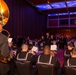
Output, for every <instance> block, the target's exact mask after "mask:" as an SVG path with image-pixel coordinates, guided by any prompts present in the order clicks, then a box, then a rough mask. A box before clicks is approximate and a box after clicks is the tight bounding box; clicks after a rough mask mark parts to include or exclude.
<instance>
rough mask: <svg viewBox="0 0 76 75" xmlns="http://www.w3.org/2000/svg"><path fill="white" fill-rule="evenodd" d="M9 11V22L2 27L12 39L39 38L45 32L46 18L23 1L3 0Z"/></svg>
mask: <svg viewBox="0 0 76 75" xmlns="http://www.w3.org/2000/svg"><path fill="white" fill-rule="evenodd" d="M5 2H6V3H7V5H8V7H9V10H10V17H9V21H8V23H7V24H6V26H5V27H4V28H5V29H7V30H8V31H9V32H10V33H11V36H12V37H16V36H26V37H27V36H29V37H30V38H31V39H34V38H39V37H40V36H41V35H43V34H44V33H45V31H46V27H47V17H46V16H45V15H43V14H41V13H39V12H38V11H37V10H36V9H35V8H34V7H32V6H31V5H30V4H29V3H28V2H26V1H25V0H5Z"/></svg>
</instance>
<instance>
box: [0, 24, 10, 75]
mask: <svg viewBox="0 0 76 75" xmlns="http://www.w3.org/2000/svg"><path fill="white" fill-rule="evenodd" d="M1 32H2V24H1V23H0V75H8V72H9V64H8V62H7V63H6V62H3V61H2V60H4V59H6V58H8V56H9V55H10V50H9V48H8V40H7V37H6V36H5V35H3V34H2V33H1Z"/></svg>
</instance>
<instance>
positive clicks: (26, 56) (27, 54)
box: [17, 44, 35, 61]
mask: <svg viewBox="0 0 76 75" xmlns="http://www.w3.org/2000/svg"><path fill="white" fill-rule="evenodd" d="M28 49H29V47H28V45H27V44H23V45H22V50H21V52H20V53H18V55H17V60H19V61H31V60H32V57H33V56H34V55H35V53H34V52H33V51H32V50H30V51H29V50H28Z"/></svg>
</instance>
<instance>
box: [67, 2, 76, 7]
mask: <svg viewBox="0 0 76 75" xmlns="http://www.w3.org/2000/svg"><path fill="white" fill-rule="evenodd" d="M66 3H67V6H68V7H76V1H68V2H66Z"/></svg>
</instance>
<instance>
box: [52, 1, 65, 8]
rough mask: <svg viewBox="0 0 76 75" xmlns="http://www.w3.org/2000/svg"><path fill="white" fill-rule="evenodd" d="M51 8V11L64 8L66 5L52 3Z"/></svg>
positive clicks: (63, 3)
mask: <svg viewBox="0 0 76 75" xmlns="http://www.w3.org/2000/svg"><path fill="white" fill-rule="evenodd" d="M51 6H52V8H53V9H56V8H65V7H66V4H65V2H58V3H52V4H51Z"/></svg>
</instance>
